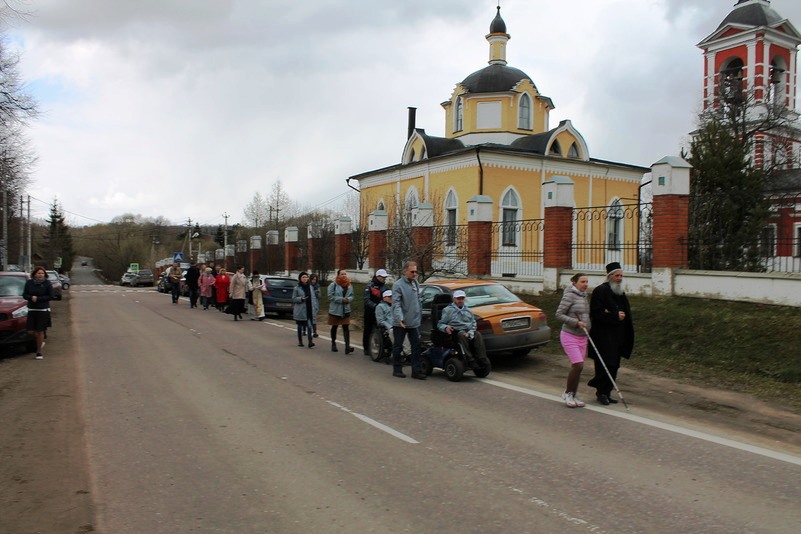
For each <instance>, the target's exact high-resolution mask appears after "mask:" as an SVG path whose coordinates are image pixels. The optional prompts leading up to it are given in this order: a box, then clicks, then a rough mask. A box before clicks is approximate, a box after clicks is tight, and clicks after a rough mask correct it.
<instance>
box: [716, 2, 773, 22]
mask: <svg viewBox="0 0 801 534" xmlns="http://www.w3.org/2000/svg"><path fill="white" fill-rule="evenodd" d="M742 3H743V0H740V2H738V4H737V5H736V6H734V10H733V11H732V12H731V13H729V15H728V16H727V17H726V18H725V19H723V22H721V23H720V26H718V29H720V28H722V27H723V26H725V25H727V24H741V25H744V26H772V25H774V24H776V23H777V22H781V21H782V20H784V17H782V16H781V15H779V14H778V13H776V12H775V11H774V10H773V9H771V8H770V6H768V5H767V4H762V3H759V4H747V5H740V4H742ZM738 6H739V7H738Z"/></svg>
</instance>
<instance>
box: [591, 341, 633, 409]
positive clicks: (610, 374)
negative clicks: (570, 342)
mask: <svg viewBox="0 0 801 534" xmlns="http://www.w3.org/2000/svg"><path fill="white" fill-rule="evenodd" d="M582 330H584V333H585V334H586V335H587V339H589V340H590V345H592V349H593V350H594V351H595V355H596V356H597V357H598V359H599V360H601V365H603V366H604V371H606V376H608V377H609V380H611V381H612V386H613V387H614V388H615V391H617V396H618V397H620V400H621V401H622V402H623V406H625V407H626V411H629V405H628V404H626V399H624V398H623V393H621V391H620V388H619V387H617V382H615V379H614V378H612V373H610V372H609V368H608V367H606V362H605V361H604V359H603V358H601V353H600V352H598V347H596V346H595V342H594V341H593V340H592V338H591V337H590V333H589V332H587V329H586V328H582Z"/></svg>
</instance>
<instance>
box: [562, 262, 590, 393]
mask: <svg viewBox="0 0 801 534" xmlns="http://www.w3.org/2000/svg"><path fill="white" fill-rule="evenodd" d="M570 281H571V282H572V285H571V286H570V287H569V288H567V289H565V293H564V295H563V296H562V300H561V302H559V306H558V307H557V308H556V320H557V321H559V322H561V323H562V331H561V332H560V333H559V341H560V342H561V343H562V348H563V349H564V350H565V353H566V354H567V357H568V358H569V359H570V372H569V373H568V375H567V387H566V388H565V392H564V393H562V400H564V401H565V405H566V406H567V407H568V408H581V407H583V406H584V401H582V400H580V399H579V398H578V396H577V395H576V392H577V390H578V385H579V380H580V379H581V370H582V369H583V368H584V359H585V358H586V356H587V332H589V330H590V305H589V303H588V302H587V287H588V286H589V279H588V278H587V275H585V274H583V273H576V274H574V275H573V276H572V277H571V278H570Z"/></svg>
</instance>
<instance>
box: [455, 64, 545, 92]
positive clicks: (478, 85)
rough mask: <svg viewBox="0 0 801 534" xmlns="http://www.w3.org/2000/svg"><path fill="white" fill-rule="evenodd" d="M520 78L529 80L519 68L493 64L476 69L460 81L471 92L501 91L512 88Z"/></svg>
mask: <svg viewBox="0 0 801 534" xmlns="http://www.w3.org/2000/svg"><path fill="white" fill-rule="evenodd" d="M520 80H531V78H530V77H529V75H528V74H526V73H525V72H523V71H522V70H520V69H516V68H514V67H509V66H507V65H500V64H494V65H490V66H488V67H484V68H483V69H481V70H477V71H476V72H474V73H473V74H471V75H470V76H468V77H467V78H465V79H464V80H463V81H462V85H463V86H464V87H465V88H466V89H467V90H468V91H470V92H471V93H501V92H504V91H509V90H510V89H512V88H513V87H514V86H515V85H517V83H518V82H519V81H520Z"/></svg>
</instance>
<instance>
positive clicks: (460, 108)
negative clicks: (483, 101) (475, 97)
mask: <svg viewBox="0 0 801 534" xmlns="http://www.w3.org/2000/svg"><path fill="white" fill-rule="evenodd" d="M463 129H464V104H463V102H462V97H461V96H460V97H457V98H456V112H455V113H454V117H453V131H454V132H461V131H462V130H463Z"/></svg>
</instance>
